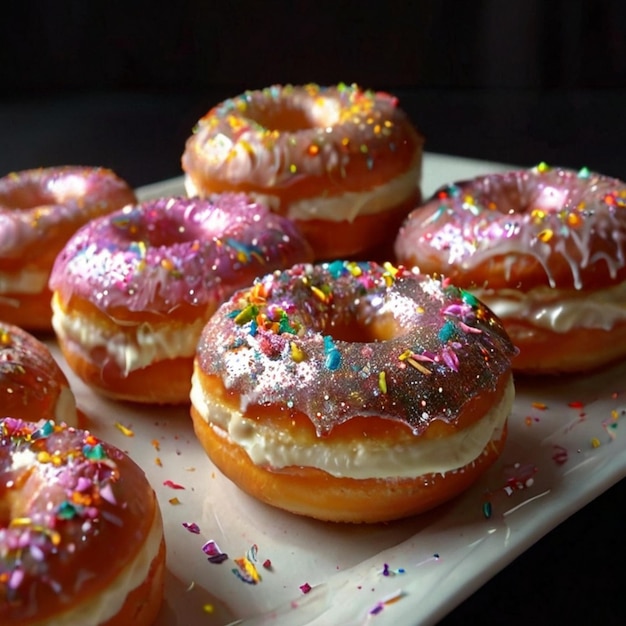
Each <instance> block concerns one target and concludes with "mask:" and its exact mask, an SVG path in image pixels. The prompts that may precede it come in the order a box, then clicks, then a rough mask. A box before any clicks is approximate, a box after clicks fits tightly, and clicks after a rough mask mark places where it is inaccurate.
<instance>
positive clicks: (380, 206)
mask: <svg viewBox="0 0 626 626" xmlns="http://www.w3.org/2000/svg"><path fill="white" fill-rule="evenodd" d="M422 145H423V138H422V137H421V135H420V134H419V133H418V132H417V131H416V130H415V128H414V127H413V125H412V123H411V121H410V120H409V118H408V116H407V115H406V114H405V113H404V111H402V109H401V108H400V107H399V106H398V102H397V99H396V98H395V97H393V96H391V95H389V94H386V93H381V92H373V91H368V90H363V89H361V88H359V87H358V86H356V85H350V86H348V85H343V84H340V85H337V86H333V87H320V86H319V85H314V84H308V85H302V86H293V85H285V86H277V85H275V86H272V87H268V88H266V89H261V90H255V91H246V92H244V93H243V94H241V95H239V96H237V97H234V98H230V99H228V100H225V101H224V102H222V103H220V104H218V105H217V106H215V107H214V108H212V109H211V110H210V111H209V112H208V113H207V114H206V115H205V116H204V117H203V118H202V119H200V120H199V121H198V123H197V125H196V127H195V129H194V132H193V134H192V135H191V137H189V139H188V140H187V143H186V146H185V150H184V153H183V156H182V168H183V170H184V172H185V181H186V187H187V191H188V193H189V195H191V196H195V195H199V196H206V195H207V194H210V193H214V192H223V191H233V190H235V191H244V192H246V193H250V194H253V195H255V196H256V197H260V198H263V199H264V200H265V201H266V202H268V203H269V204H270V205H271V207H272V208H273V210H275V211H276V212H278V213H280V214H282V215H286V216H287V217H289V218H290V219H292V220H294V221H295V222H296V224H297V225H298V226H299V228H300V229H301V230H302V232H303V233H304V235H305V236H306V237H307V238H308V240H309V241H310V242H311V245H312V246H313V249H314V251H315V255H316V259H334V258H343V257H347V256H354V255H362V254H363V253H365V251H370V250H373V249H376V248H380V247H381V246H384V245H386V244H387V243H388V242H389V241H390V240H392V239H393V237H394V235H395V233H396V232H397V230H398V228H399V226H400V223H401V222H402V219H403V218H404V217H405V216H406V215H407V213H408V212H409V211H410V210H411V209H412V208H413V207H414V206H415V202H416V201H417V200H418V199H419V197H420V191H419V183H420V178H421V166H422Z"/></svg>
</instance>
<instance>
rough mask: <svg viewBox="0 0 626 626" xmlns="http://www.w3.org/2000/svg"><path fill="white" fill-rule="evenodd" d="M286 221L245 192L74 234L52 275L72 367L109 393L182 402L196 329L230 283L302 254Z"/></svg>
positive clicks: (56, 317)
mask: <svg viewBox="0 0 626 626" xmlns="http://www.w3.org/2000/svg"><path fill="white" fill-rule="evenodd" d="M310 258H311V250H310V247H309V246H308V244H307V242H306V240H304V239H303V238H302V236H301V235H300V234H299V232H298V231H297V229H296V228H295V227H294V225H293V224H292V223H291V222H290V221H289V220H287V219H285V218H283V217H281V216H279V215H275V214H273V213H271V212H270V211H269V210H268V209H267V208H266V207H265V206H264V205H261V204H259V203H256V202H252V201H251V200H250V199H249V198H248V197H246V196H245V195H243V194H223V195H221V196H216V197H214V198H213V199H212V200H211V201H209V200H200V199H187V198H161V199H158V200H153V201H148V202H145V203H142V204H137V205H129V206H127V207H125V208H123V209H121V210H120V211H117V212H115V213H113V214H110V215H108V216H105V217H102V218H100V219H97V220H93V221H92V222H90V223H89V224H88V225H86V226H85V227H83V228H82V229H81V230H79V231H78V232H77V233H76V234H75V235H74V236H73V237H72V238H71V239H70V241H69V242H68V243H67V245H66V246H65V248H64V249H63V251H62V252H61V253H60V254H59V256H58V257H57V259H56V262H55V265H54V268H53V270H52V274H51V277H50V287H51V289H52V290H53V292H54V297H53V301H52V308H53V313H54V314H53V326H54V330H55V332H56V335H57V338H58V340H59V344H60V347H61V350H62V352H63V354H64V355H65V358H66V360H67V362H68V364H69V366H70V367H71V368H72V370H73V371H74V372H75V373H76V374H77V375H78V376H79V377H80V378H81V379H82V380H83V381H84V382H86V383H87V384H88V385H90V386H91V387H92V388H94V389H95V390H97V391H99V392H101V393H103V394H106V395H109V396H111V397H114V398H117V399H124V400H133V401H137V402H149V403H181V402H184V403H187V402H189V388H190V380H191V372H192V362H193V357H194V354H195V348H196V343H197V340H198V337H199V335H200V332H201V330H202V327H203V326H204V324H205V323H206V321H207V319H208V318H209V317H210V315H211V314H212V313H213V312H214V311H215V309H216V308H217V307H218V306H219V304H220V303H221V302H222V301H223V300H224V299H225V298H227V297H228V296H229V295H230V294H231V293H232V292H233V291H234V290H235V289H237V288H239V287H243V286H245V285H248V284H250V283H251V282H252V281H253V279H254V278H255V277H256V276H259V275H261V274H264V273H266V272H268V271H272V270H273V269H277V268H281V267H289V266H291V265H292V264H293V263H296V262H300V261H307V260H310Z"/></svg>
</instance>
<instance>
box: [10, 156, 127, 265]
mask: <svg viewBox="0 0 626 626" xmlns="http://www.w3.org/2000/svg"><path fill="white" fill-rule="evenodd" d="M135 200H136V198H135V194H134V192H133V191H132V189H130V187H129V186H128V184H127V183H126V182H125V181H123V180H122V179H120V178H119V177H118V176H117V175H116V174H115V173H113V172H112V171H111V170H108V169H105V168H98V167H79V166H62V167H49V168H39V169H32V170H24V171H21V172H13V173H11V174H8V175H7V176H4V177H3V178H0V269H5V268H7V269H8V268H10V267H11V266H12V265H14V264H16V263H17V264H18V265H22V264H24V263H25V262H26V260H27V259H29V258H31V260H32V256H33V255H34V256H35V257H38V256H40V255H41V254H42V253H46V254H51V253H52V252H54V251H51V250H50V246H51V245H53V244H54V245H55V246H56V251H58V249H60V248H61V247H62V245H63V243H64V242H65V239H66V238H67V237H69V235H70V234H71V233H72V232H73V231H75V230H76V229H77V228H79V227H80V226H81V225H82V224H84V223H85V222H87V221H88V220H89V219H92V218H94V217H96V216H98V215H102V214H104V213H108V212H111V211H114V210H116V209H118V208H121V207H122V206H124V205H125V204H128V203H130V202H134V201H135ZM64 237H65V238H64Z"/></svg>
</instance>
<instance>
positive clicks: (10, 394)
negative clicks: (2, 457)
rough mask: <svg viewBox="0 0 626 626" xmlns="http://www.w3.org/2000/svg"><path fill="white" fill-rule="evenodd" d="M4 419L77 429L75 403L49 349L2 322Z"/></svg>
mask: <svg viewBox="0 0 626 626" xmlns="http://www.w3.org/2000/svg"><path fill="white" fill-rule="evenodd" d="M0 398H1V400H0V403H1V407H2V409H1V412H2V415H10V416H11V417H16V418H20V419H23V420H28V421H38V420H40V419H46V420H60V421H61V420H62V421H65V422H66V423H68V424H69V425H70V426H76V425H77V421H78V416H77V412H76V400H75V398H74V394H73V393H72V390H71V389H70V386H69V383H68V381H67V378H66V376H65V374H64V373H63V370H62V369H61V368H60V367H59V365H58V363H57V362H56V361H55V360H54V357H53V356H52V354H51V353H50V350H49V349H48V347H47V346H46V345H45V344H44V343H42V342H41V341H39V340H38V339H37V338H36V337H34V336H33V335H31V334H30V333H27V332H26V331H25V330H23V329H21V328H19V327H17V326H13V325H12V324H5V323H4V322H0Z"/></svg>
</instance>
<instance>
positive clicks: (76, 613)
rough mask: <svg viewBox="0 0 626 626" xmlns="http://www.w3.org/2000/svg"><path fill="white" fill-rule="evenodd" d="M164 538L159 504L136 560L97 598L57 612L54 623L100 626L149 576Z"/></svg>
mask: <svg viewBox="0 0 626 626" xmlns="http://www.w3.org/2000/svg"><path fill="white" fill-rule="evenodd" d="M162 539H163V524H162V521H161V512H160V511H159V509H158V507H157V510H156V514H155V516H154V521H153V522H152V527H151V528H150V532H149V533H148V536H147V538H146V541H145V543H144V545H143V547H142V548H141V550H140V551H139V553H138V554H137V556H136V557H135V558H134V559H133V561H132V562H131V563H129V565H128V566H127V567H126V568H124V569H123V570H122V571H121V572H120V573H119V575H118V577H117V578H116V579H115V581H113V583H112V584H111V585H109V586H108V587H107V588H106V589H104V590H103V591H102V592H100V594H98V596H97V597H96V598H93V599H91V600H87V601H85V602H83V603H82V604H80V605H78V606H77V607H75V608H73V609H70V610H69V611H66V612H65V613H62V614H61V615H59V616H55V617H54V624H55V626H75V625H76V624H80V625H81V626H98V624H102V623H104V622H106V621H107V620H108V619H111V618H112V617H113V616H114V615H115V614H116V613H117V612H118V611H119V610H120V609H121V608H122V606H124V602H126V598H127V596H128V594H129V593H130V592H131V591H133V590H134V589H136V588H137V587H139V586H140V585H141V584H142V583H143V582H144V580H145V579H146V577H147V576H148V573H149V571H150V566H151V565H152V561H154V559H155V557H156V556H157V554H158V553H159V548H160V546H161V540H162ZM40 624H41V626H43V625H44V624H49V621H48V620H44V621H43V622H40Z"/></svg>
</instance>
